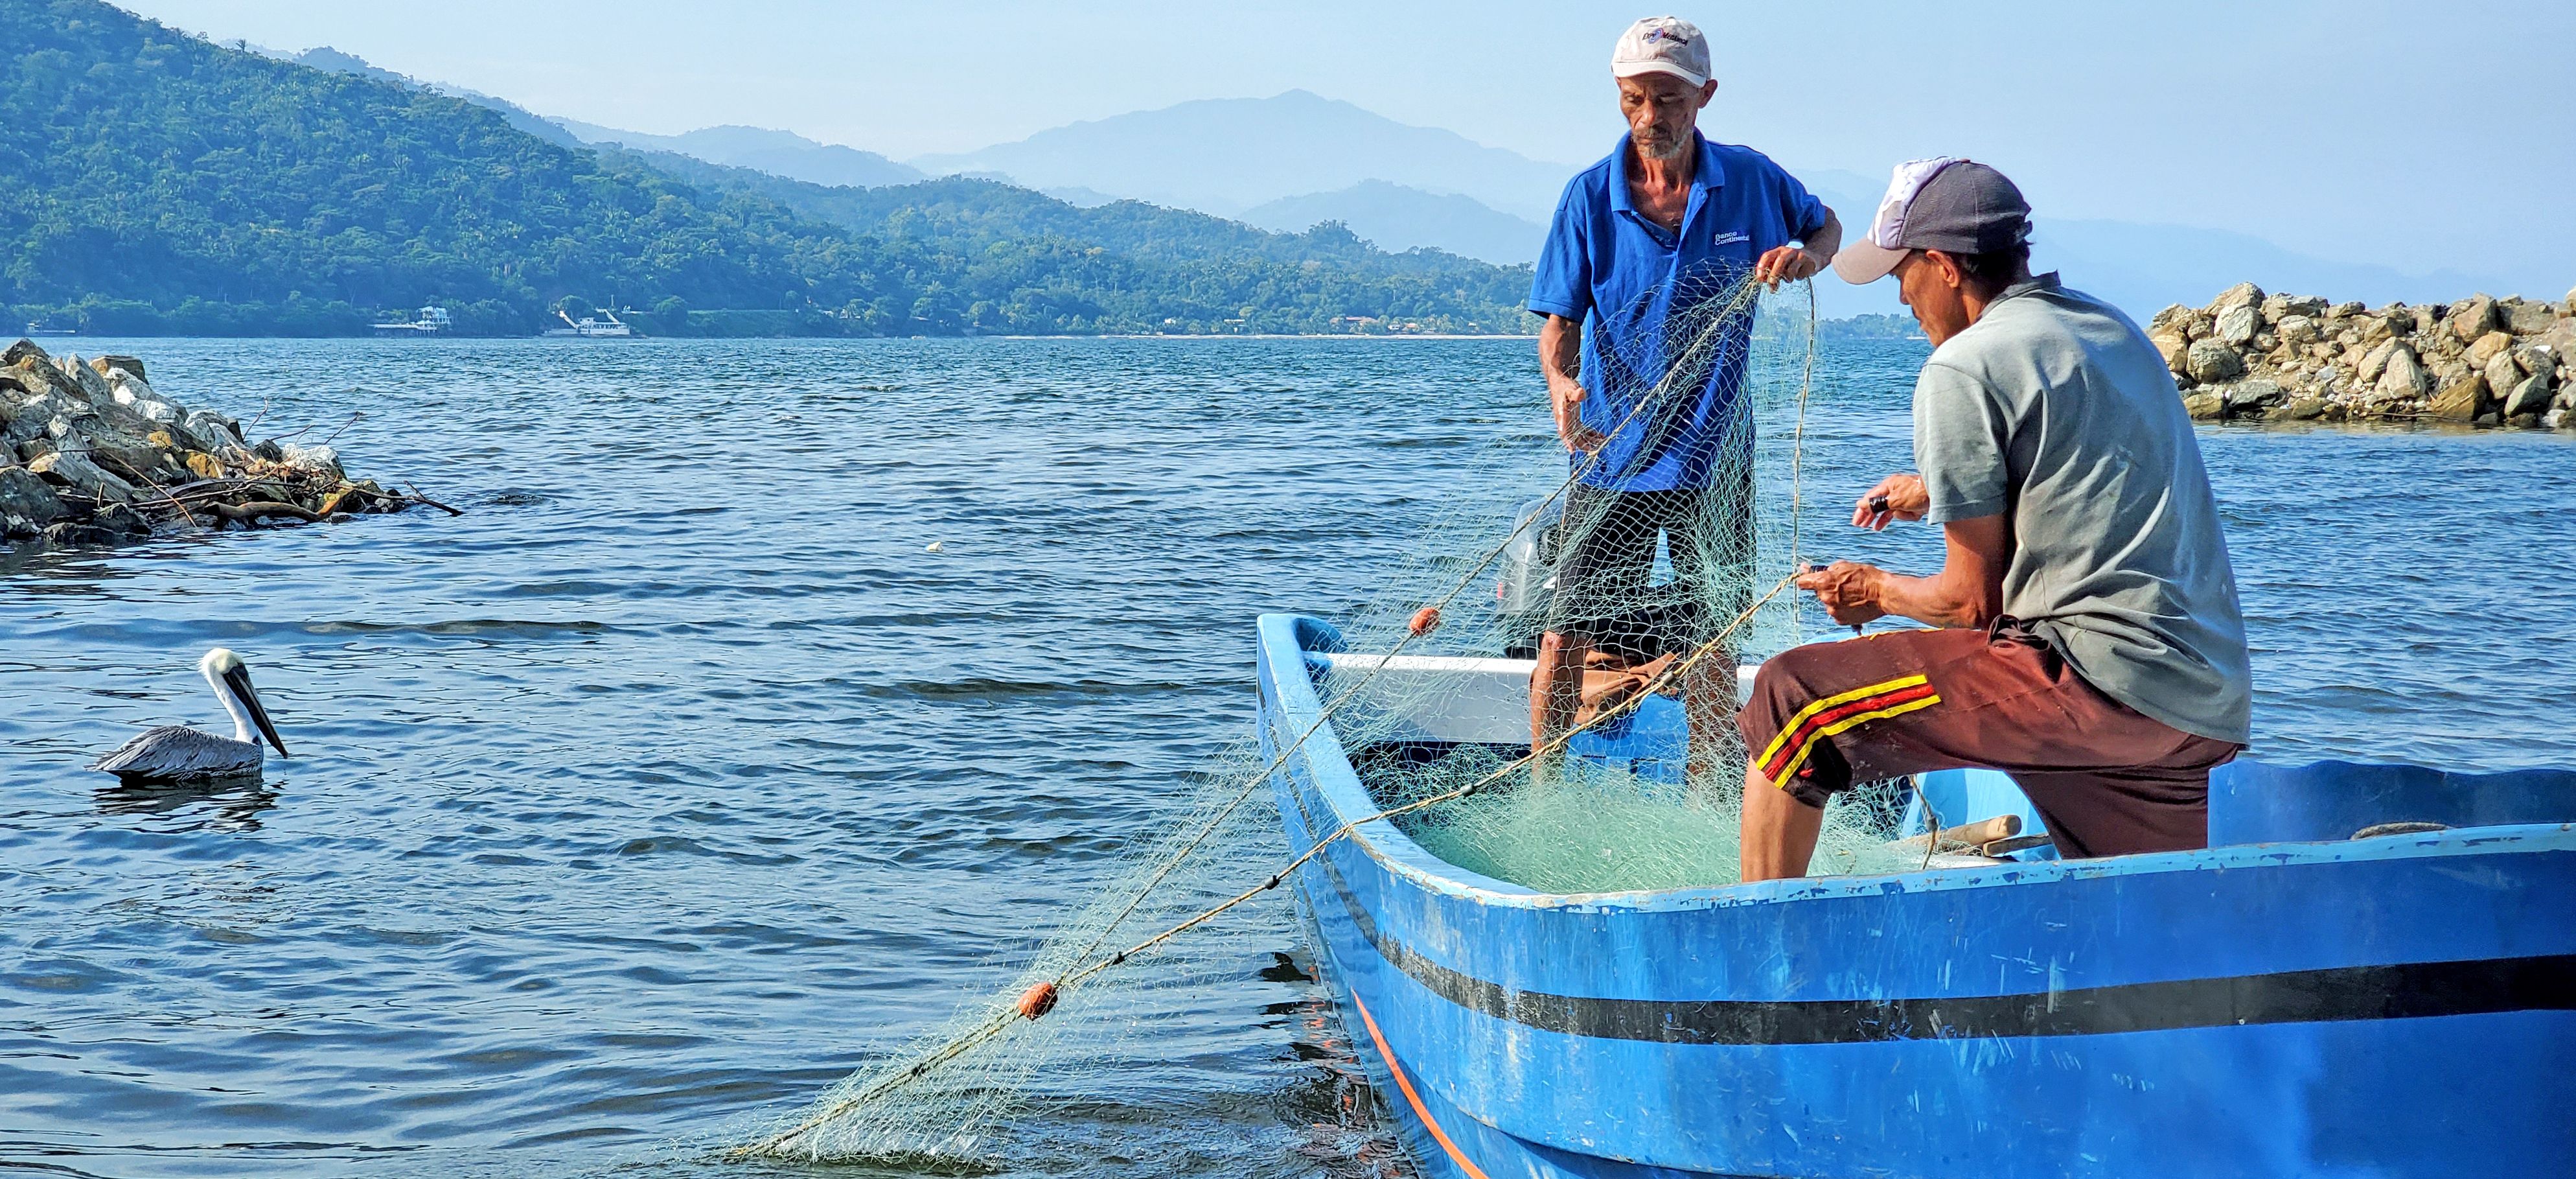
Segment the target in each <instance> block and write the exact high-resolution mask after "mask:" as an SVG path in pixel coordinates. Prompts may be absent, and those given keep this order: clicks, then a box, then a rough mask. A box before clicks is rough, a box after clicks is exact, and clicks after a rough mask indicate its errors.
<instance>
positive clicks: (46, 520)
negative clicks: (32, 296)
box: [0, 340, 455, 544]
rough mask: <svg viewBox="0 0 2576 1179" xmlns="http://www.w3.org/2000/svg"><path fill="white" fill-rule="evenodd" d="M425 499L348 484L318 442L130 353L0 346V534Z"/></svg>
mask: <svg viewBox="0 0 2576 1179" xmlns="http://www.w3.org/2000/svg"><path fill="white" fill-rule="evenodd" d="M413 504H431V506H433V507H439V508H441V509H442V510H445V511H448V512H451V513H453V512H454V511H455V509H453V508H447V507H446V506H445V505H442V504H435V503H432V501H430V500H428V499H426V498H424V497H422V496H421V495H419V494H418V493H416V492H414V493H409V494H405V493H401V492H389V491H386V490H385V489H384V488H382V487H379V486H377V485H376V484H375V482H374V481H373V480H368V481H364V482H356V483H353V482H350V481H349V479H348V477H347V475H345V474H344V473H343V472H342V471H341V469H340V459H339V456H338V455H337V454H335V453H334V452H333V451H332V449H331V448H330V447H329V446H298V445H293V444H282V443H280V442H279V441H278V440H276V439H267V440H264V441H261V442H259V443H257V444H252V443H251V442H250V441H249V440H248V438H247V437H246V436H245V435H244V434H243V433H242V426H241V423H240V422H237V421H235V420H233V419H232V418H228V417H225V416H224V415H222V414H220V413H216V412H214V411H213V410H206V409H199V410H191V409H189V408H187V407H186V406H183V405H180V404H179V403H178V402H175V401H172V400H170V399H169V398H167V397H164V396H162V395H161V394H160V393H159V392H156V391H155V390H154V389H153V388H152V385H151V383H150V382H149V381H148V380H146V379H145V378H144V375H143V362H142V361H140V360H137V359H135V358H133V357H131V356H101V357H96V358H94V359H91V360H88V361H83V360H82V359H81V358H80V357H77V356H66V357H64V358H63V359H62V360H60V361H57V360H55V359H54V358H53V357H52V356H49V355H47V354H46V352H45V350H44V349H42V348H39V347H37V346H36V345H35V344H34V343H32V342H30V341H27V340H20V341H18V342H17V343H16V344H15V345H12V346H11V347H10V348H9V349H8V351H7V352H5V353H0V540H7V541H18V540H30V539H36V538H42V539H44V540H46V541H50V542H52V543H55V544H100V543H107V542H111V541H116V540H121V539H126V538H130V537H137V536H145V535H150V534H152V533H155V532H166V531H170V530H172V529H192V528H221V527H224V526H225V525H227V524H238V525H241V526H243V527H251V526H255V525H257V524H258V523H260V522H262V521H292V522H296V523H311V522H314V521H319V520H340V519H345V518H347V516H348V515H349V514H351V513H357V512H398V511H401V510H403V509H404V508H407V507H410V506H411V505H413Z"/></svg>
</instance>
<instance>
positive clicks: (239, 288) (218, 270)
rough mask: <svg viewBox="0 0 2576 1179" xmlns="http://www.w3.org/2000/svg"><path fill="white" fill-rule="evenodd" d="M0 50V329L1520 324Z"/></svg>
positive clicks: (1467, 280)
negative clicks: (584, 303) (561, 319)
mask: <svg viewBox="0 0 2576 1179" xmlns="http://www.w3.org/2000/svg"><path fill="white" fill-rule="evenodd" d="M0 28H5V29H7V30H8V31H9V33H10V40H11V44H10V46H9V52H8V53H7V54H5V55H0V304H5V305H6V306H0V315H6V316H7V317H8V318H7V319H5V320H0V326H14V324H15V323H16V322H17V321H20V320H26V319H36V318H43V319H47V320H49V321H53V322H57V323H63V324H66V325H76V326H82V327H85V328H86V329H87V330H90V331H93V332H120V333H122V332H133V333H145V332H197V333H212V334H265V333H278V334H333V333H339V332H347V331H355V330H361V329H362V328H363V326H364V324H365V323H366V322H367V321H368V320H369V319H370V318H372V317H373V316H375V315H376V314H377V313H379V312H382V311H387V310H400V309H407V308H410V307H414V306H418V305H421V304H424V303H431V302H437V303H441V304H443V305H445V306H447V307H448V308H449V309H450V311H451V313H452V314H454V315H455V317H456V319H457V320H458V322H459V326H460V327H462V328H464V329H466V330H469V331H480V332H490V333H502V334H512V333H521V332H526V331H531V330H534V329H535V328H536V327H538V326H539V325H540V324H541V322H542V321H543V319H544V317H545V315H546V314H547V311H548V309H549V308H550V307H552V306H553V305H554V304H555V303H556V301H558V300H560V299H562V298H564V297H565V296H578V297H582V298H588V299H596V300H602V301H606V300H615V301H616V302H617V303H619V304H621V305H631V306H638V307H647V308H654V309H657V310H658V311H659V312H660V313H661V314H658V315H655V316H653V317H651V318H652V319H653V321H654V324H655V326H659V327H661V328H662V329H663V330H698V329H701V328H704V329H706V330H724V327H723V325H724V323H725V319H724V317H722V316H714V317H710V316H707V315H703V314H701V315H687V314H683V313H685V312H691V311H696V312H710V311H726V310H741V311H757V312H761V313H764V316H765V318H762V319H760V320H758V321H757V322H761V323H765V324H770V325H773V327H775V328H776V329H778V330H795V331H815V332H848V333H853V334H946V333H958V332H969V331H985V332H1103V331H1157V330H1161V331H1173V330H1177V331H1245V330H1249V331H1333V330H1349V326H1350V324H1351V323H1352V322H1354V321H1356V320H1359V319H1361V318H1363V317H1365V318H1366V319H1368V320H1371V321H1374V323H1375V324H1377V325H1379V326H1383V325H1385V324H1387V323H1390V322H1393V323H1410V324H1415V325H1419V327H1420V328H1421V329H1422V330H1446V331H1497V330H1501V331H1516V330H1521V329H1522V328H1524V327H1525V322H1524V317H1523V316H1522V314H1521V313H1520V312H1519V311H1517V310H1515V309H1514V304H1516V303H1517V301H1518V299H1519V297H1520V295H1521V294H1522V293H1523V292H1525V290H1526V284H1527V271H1526V270H1524V269H1518V268H1505V267H1495V266H1488V265H1484V264H1482V263H1476V262H1471V261H1468V260H1465V259H1459V258H1454V257H1451V256H1448V255H1443V254H1432V253H1418V254H1406V255H1389V254H1385V253H1383V252H1380V251H1377V250H1374V249H1371V248H1368V247H1366V246H1365V245H1363V244H1362V243H1359V242H1357V241H1356V240H1355V239H1352V238H1350V237H1349V236H1348V235H1347V234H1346V233H1334V232H1332V231H1331V230H1330V229H1325V230H1321V231H1318V232H1315V233H1309V234H1302V235H1273V234H1264V233H1260V232H1258V231H1255V230H1251V229H1248V228H1246V227H1243V226H1239V225H1235V224H1233V223H1230V222H1224V221H1220V220H1217V219H1215V218H1210V217H1205V216H1201V215H1198V214H1191V213H1180V212H1175V211H1172V210H1166V209H1158V208H1154V207H1151V206H1144V205H1135V204H1121V205H1114V206H1108V207H1106V208H1103V209H1090V210H1084V209H1077V208H1074V207H1073V206H1071V205H1066V204H1064V203H1063V202H1059V201H1054V200H1052V199H1050V198H1047V197H1044V196H1040V195H1039V194H1036V193H1031V192H1027V191H1025V190H1019V189H1012V188H1008V187H1007V186H1003V185H997V184H978V183H975V182H961V181H948V182H935V183H930V184H924V185H914V186H907V187H905V188H898V189H876V190H859V189H828V188H821V187H819V186H813V185H797V184H796V183H795V182H791V181H775V183H774V184H766V185H764V184H756V183H751V182H749V181H747V180H746V179H744V178H745V177H760V179H762V180H764V181H767V180H774V178H768V177H761V174H758V173H744V174H742V176H739V177H731V178H728V177H726V176H724V175H723V173H726V172H729V171H732V170H724V169H712V170H711V171H708V172H705V173H703V174H697V175H690V176H686V177H682V176H674V175H673V174H672V169H671V168H669V167H667V166H666V165H668V164H669V163H670V161H668V160H664V159H662V158H661V157H651V158H649V159H648V158H647V157H644V156H638V155H632V154H627V153H621V152H596V153H594V152H591V151H587V150H582V149H578V148H568V147H564V146H561V145H558V144H555V143H549V142H546V141H543V140H541V139H538V138H536V137H534V136H531V135H528V134H526V133H524V132H522V131H520V130H518V129H516V128H513V127H512V126H511V125H510V124H509V122H508V121H507V120H506V119H505V118H504V117H503V116H502V115H500V114H498V113H496V112H494V111H491V110H487V109H484V108H482V107H479V106H476V105H473V104H471V103H468V102H466V101H463V100H460V99H456V98H449V97H444V96H441V95H438V94H434V93H430V92H427V91H424V90H421V89H418V88H409V87H405V86H403V85H400V84H397V83H394V82H388V81H383V80H379V79H375V78H368V77H360V76H352V75H347V74H335V73H326V72H323V71H321V70H315V69H310V68H306V67H304V66H301V65H296V64H292V63H287V62H280V61H274V60H270V59H268V58H264V57H260V56H257V55H254V54H250V53H245V52H239V51H235V50H231V49H226V48H223V47H221V46H217V45H213V44H210V43H208V42H205V41H203V40H200V39H197V38H194V37H191V36H188V35H186V34H183V33H179V32H176V31H174V30H171V29H168V28H165V27H163V26H161V25H159V24H157V23H154V22H150V21H145V20H141V19H139V18H136V17H134V16H132V15H130V14H127V13H125V12H122V11H120V10H117V9H115V8H112V7H109V6H108V5H105V4H102V3H96V2H94V0H0ZM687 163H690V164H695V162H694V161H687ZM695 167H696V168H698V169H711V166H708V165H702V164H695ZM710 324H712V325H713V326H712V327H710V326H709V325H710Z"/></svg>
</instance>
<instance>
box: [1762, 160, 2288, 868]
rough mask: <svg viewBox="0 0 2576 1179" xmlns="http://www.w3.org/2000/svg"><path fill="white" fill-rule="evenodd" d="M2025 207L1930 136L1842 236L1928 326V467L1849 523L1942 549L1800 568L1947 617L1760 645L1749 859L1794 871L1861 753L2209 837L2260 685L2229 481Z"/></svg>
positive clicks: (1891, 480) (1817, 582) (2108, 819)
mask: <svg viewBox="0 0 2576 1179" xmlns="http://www.w3.org/2000/svg"><path fill="white" fill-rule="evenodd" d="M2029 213H2030V208H2029V206H2028V205H2027V204H2025V203H2024V202H2023V201H2022V198H2021V193H2020V191H2019V190H2018V189H2016V188H2014V187H2013V185H2012V182H2011V181H2009V180H2006V179H2004V177H2003V175H2002V174H2001V173H1998V172H1996V171H1995V170H1994V169H1992V168H1988V167H1986V166H1984V165H1982V164H1976V163H1971V162H1968V161H1965V160H1951V159H1940V160H1920V161H1915V162H1913V163H1909V164H1906V165H1902V166H1900V167H1899V168H1898V169H1897V171H1896V178H1895V182H1894V183H1893V184H1892V185H1891V186H1890V188H1889V190H1888V195H1887V198H1886V200H1885V201H1884V202H1882V204H1881V205H1880V207H1879V212H1878V217H1877V219H1876V223H1875V224H1873V225H1872V227H1871V230H1870V236H1869V238H1868V240H1867V241H1866V242H1863V243H1857V244H1855V245H1852V246H1849V247H1846V248H1845V249H1844V251H1843V253H1842V255H1841V257H1840V258H1838V259H1837V260H1836V262H1835V267H1834V268H1835V270H1836V272H1837V273H1840V274H1841V275H1843V277H1845V278H1846V279H1849V280H1851V281H1853V282H1870V281H1875V280H1876V279H1878V278H1881V277H1885V276H1886V275H1888V274H1891V273H1893V274H1895V275H1896V276H1897V277H1898V281H1899V282H1900V284H1901V285H1902V288H1903V293H1904V297H1905V301H1906V304H1907V305H1908V306H1909V307H1911V308H1912V309H1913V311H1914V315H1915V318H1916V320H1917V321H1918V322H1920V323H1921V324H1922V325H1923V328H1924V333H1925V335H1927V336H1928V337H1930V338H1931V340H1932V341H1933V343H1934V345H1935V347H1934V349H1933V353H1932V358H1931V360H1930V361H1929V362H1927V363H1926V364H1925V365H1924V367H1923V372H1922V375H1921V376H1920V377H1919V378H1918V379H1917V381H1916V383H1915V389H1914V456H1915V463H1916V465H1917V466H1918V467H1919V468H1920V470H1921V474H1919V475H1894V476H1890V477H1888V478H1887V479H1886V480H1884V481H1882V482H1881V483H1880V484H1879V485H1878V486H1876V487H1874V488H1872V489H1871V490H1870V491H1869V492H1868V493H1867V494H1866V495H1864V496H1862V497H1861V501H1860V503H1859V505H1858V506H1857V507H1856V508H1855V510H1854V512H1853V516H1852V522H1853V523H1854V524H1856V525H1859V526H1862V527H1868V528H1884V527H1886V526H1887V524H1888V523H1889V522H1890V521H1892V520H1923V521H1927V522H1930V523H1934V524H1938V525H1941V526H1942V530H1943V533H1944V538H1945V540H1946V543H1947V549H1948V552H1947V557H1946V559H1945V560H1944V562H1943V565H1942V569H1941V572H1939V573H1938V574H1935V575H1933V576H1930V577H1902V576H1898V575H1896V574H1892V573H1889V572H1887V571H1886V570H1883V569H1878V568H1875V567H1873V566H1868V565H1859V564H1853V563H1849V562H1842V563H1837V564H1835V565H1834V566H1832V567H1831V568H1828V569H1822V570H1817V571H1814V572H1811V573H1809V574H1807V575H1805V576H1802V577H1800V578H1799V579H1798V584H1799V585H1800V586H1801V587H1802V588H1805V589H1808V590H1811V591H1813V592H1814V593H1815V594H1816V597H1817V598H1818V600H1819V601H1821V602H1822V603H1823V604H1824V606H1825V607H1826V609H1827V610H1828V611H1829V612H1830V613H1831V614H1832V615H1833V617H1834V618H1835V620H1836V621H1838V622H1842V623H1845V624H1849V625H1858V624H1860V623H1864V622H1867V621H1869V620H1870V619H1873V618H1878V617H1881V616H1883V615H1888V614H1897V615H1903V616H1905V617H1910V618H1915V619H1919V620H1921V621H1924V622H1928V623H1931V624H1932V625H1933V626H1934V627H1936V628H1941V629H1935V630H1909V631H1898V632H1890V633H1882V634H1877V635H1872V636H1869V637H1867V638H1865V639H1860V640H1855V641H1850V642H1840V643H1818V644H1811V645H1808V646H1804V647H1799V648H1797V649H1795V650H1792V651H1788V652H1784V653H1783V654H1781V655H1779V656H1778V657H1776V658H1774V659H1772V660H1771V661H1769V662H1767V663H1765V664H1764V665H1763V667H1762V671H1761V673H1760V675H1759V676H1758V677H1757V679H1756V681H1755V685H1754V689H1753V698H1752V700H1751V701H1750V702H1749V703H1748V704H1747V705H1746V707H1745V709H1744V712H1743V713H1742V715H1741V716H1740V717H1739V718H1738V727H1739V728H1740V729H1741V730H1742V732H1743V734H1744V738H1745V742H1746V745H1747V748H1748V749H1749V750H1751V752H1752V758H1751V764H1750V765H1749V766H1748V767H1747V770H1746V781H1745V807H1744V842H1743V848H1744V850H1743V857H1744V878H1745V879H1746V880H1761V879H1770V878H1774V877H1779V876H1794V875H1799V874H1802V873H1803V872H1805V870H1806V862H1807V858H1808V856H1809V854H1810V853H1812V851H1813V850H1814V847H1815V840H1816V832H1817V829H1818V825H1819V823H1820V822H1821V819H1822V815H1823V811H1822V807H1823V805H1824V802H1825V800H1826V798H1827V797H1829V796H1830V795H1831V794H1833V793H1834V792H1836V791H1839V790H1842V789H1846V788H1848V787H1849V785H1850V784H1851V782H1852V781H1854V780H1855V779H1875V778H1886V777H1895V776H1898V775H1901V774H1909V773H1917V772H1921V771H1924V770H1934V769H1947V768H1952V767H1959V766H1982V767H1987V768H1992V769H2000V770H2005V771H2007V772H2010V773H2011V774H2012V775H2013V778H2014V780H2015V781H2016V782H2018V783H2020V785H2021V787H2022V789H2023V791H2024V792H2025V793H2027V794H2028V795H2030V798H2031V802H2032V805H2033V806H2034V807H2036V808H2037V809H2038V810H2039V812H2040V814H2041V816H2042V817H2043V818H2044V819H2045V820H2046V821H2047V823H2048V827H2049V832H2050V835H2051V836H2052V837H2053V838H2054V839H2055V841H2056V843H2057V846H2058V849H2059V851H2060V852H2061V853H2063V854H2065V855H2068V856H2088V855H2111V854H2118V853H2123V852H2135V851H2161V850H2175V849H2181V848H2191V847H2200V846H2204V845H2205V844H2206V843H2207V842H2208V793H2209V770H2210V768H2211V767H2212V766H2215V765H2218V764H2220V763H2222V762H2225V761H2226V760H2228V759H2229V758H2231V757H2234V756H2235V754H2236V752H2237V751H2238V750H2239V749H2241V748H2242V747H2243V746H2244V744H2245V742H2246V739H2247V729H2248V720H2249V716H2250V713H2251V710H2252V689H2251V682H2250V680H2251V677H2250V674H2249V672H2248V670H2247V663H2246V653H2245V624H2244V620H2243V618H2242V617H2241V615H2240V612H2239V610H2238V606H2237V600H2236V579H2235V574H2234V573H2233V571H2232V570H2230V568H2229V566H2228V560H2227V542H2226V538H2225V536H2224V535H2223V534H2222V532H2221V530H2220V527H2219V519H2218V505H2217V502H2216V500H2215V499H2214V498H2213V497H2212V496H2211V494H2210V490H2209V477H2208V474H2207V472H2206V471H2204V470H2203V469H2202V467H2201V462H2200V448H2199V445H2198V444H2197V443H2196V442H2195V441H2194V439H2193V437H2192V432H2191V423H2190V421H2189V419H2188V418H2187V416H2186V415H2185V414H2184V413H2183V410H2182V401H2181V398H2180V397H2179V396H2178V395H2177V394H2176V392H2175V390H2174V385H2173V377H2172V375H2171V374H2170V372H2169V371H2168V370H2167V369H2166V367H2165V364H2164V361H2163V359H2162V358H2161V357H2160V356H2158V355H2157V353H2156V350H2155V348H2154V346H2153V345H2151V344H2149V343H2148V342H2147V338H2146V335H2145V334H2144V333H2143V332H2141V331H2139V330H2138V326H2137V325H2136V324H2135V323H2132V322H2130V320H2129V319H2128V317H2126V316H2124V315H2122V314H2120V312H2119V311H2117V310H2115V309H2113V308H2111V307H2110V306H2109V305H2107V304H2104V303H2102V302H2101V301H2099V300H2097V299H2094V298H2092V297H2090V296H2088V295H2084V294H2082V293H2080V292H2076V291H2071V290H2068V289H2066V288H2065V287H2063V286H2061V285H2060V284H2059V283H2058V281H2057V276H2056V275H2053V274H2050V275H2042V276H2039V277H2036V278H2034V277H2032V276H2031V275H2030V272H2029V257H2030V250H2029V245H2028V237H2029ZM1773 787H1776V788H1777V789H1773Z"/></svg>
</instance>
